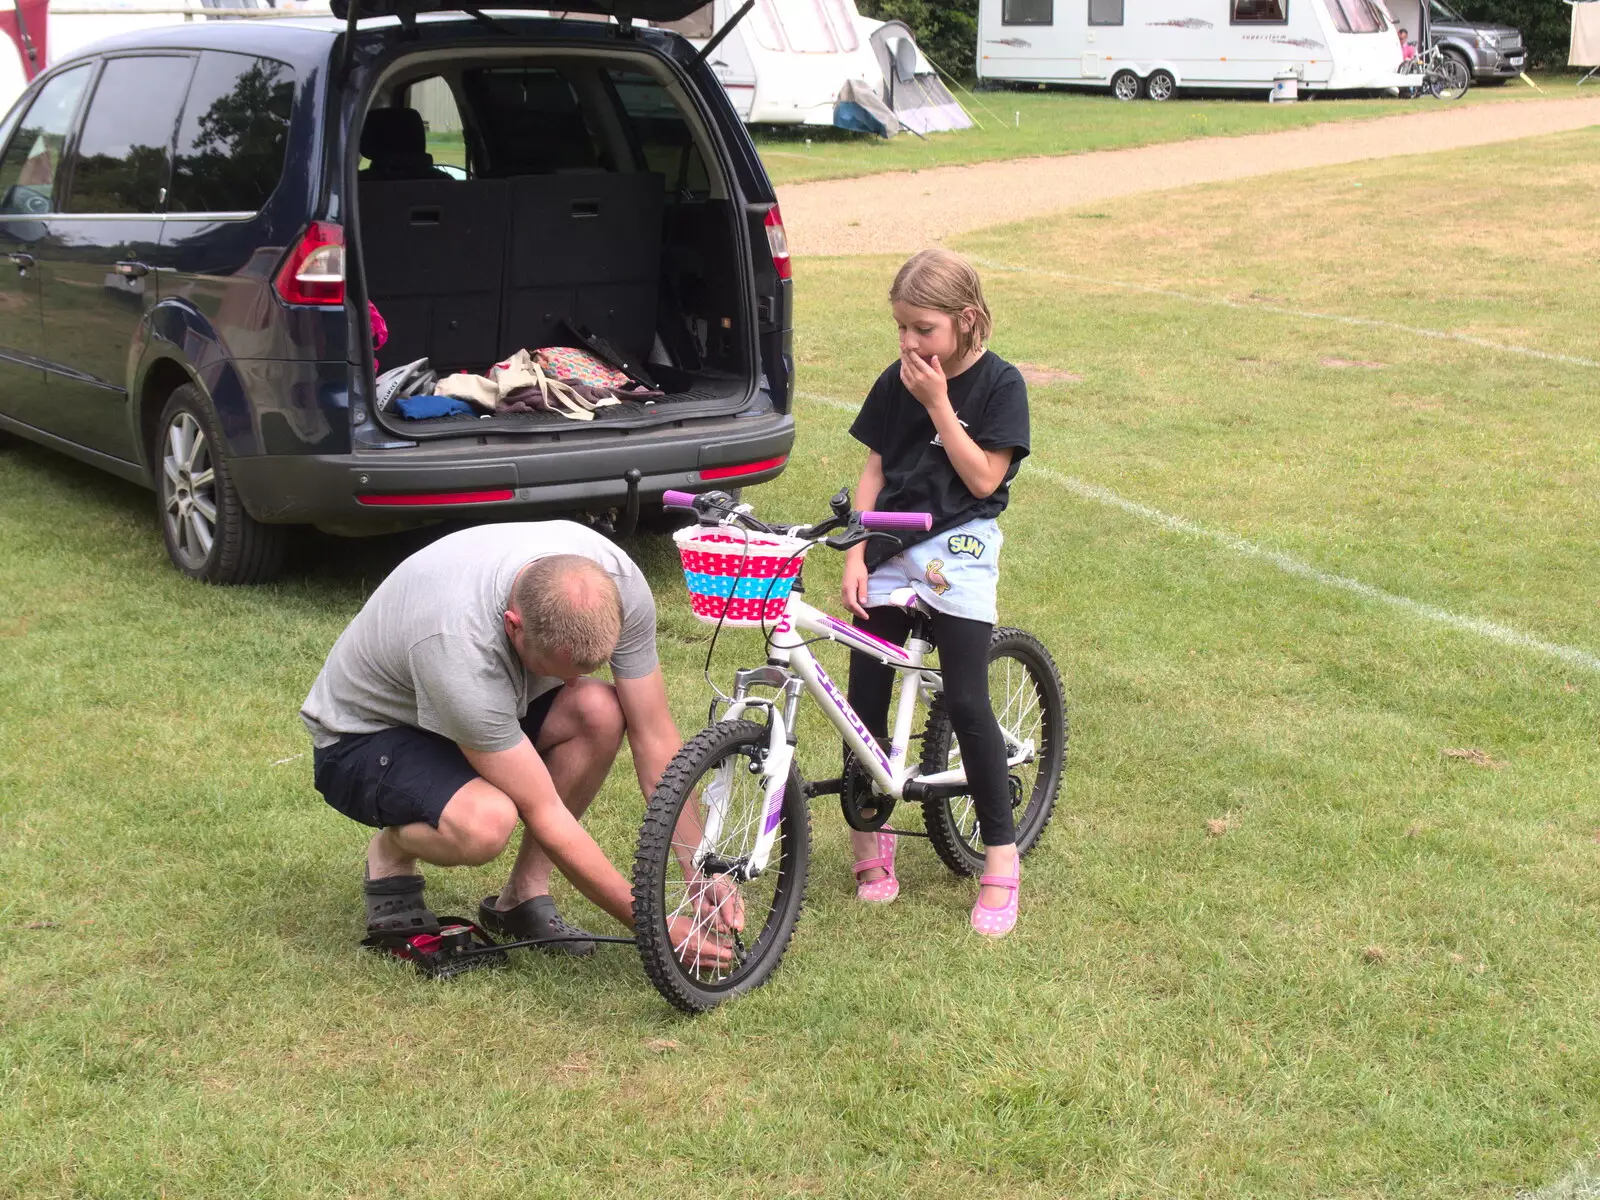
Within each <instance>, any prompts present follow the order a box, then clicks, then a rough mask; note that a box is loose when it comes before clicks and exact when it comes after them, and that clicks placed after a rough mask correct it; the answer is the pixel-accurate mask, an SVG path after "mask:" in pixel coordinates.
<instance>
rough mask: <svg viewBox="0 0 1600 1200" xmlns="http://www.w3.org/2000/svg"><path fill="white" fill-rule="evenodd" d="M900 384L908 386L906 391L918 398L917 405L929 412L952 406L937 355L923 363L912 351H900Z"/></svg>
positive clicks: (942, 368)
mask: <svg viewBox="0 0 1600 1200" xmlns="http://www.w3.org/2000/svg"><path fill="white" fill-rule="evenodd" d="M900 382H901V383H903V384H905V385H906V391H908V392H910V393H911V394H912V395H913V396H915V397H916V400H917V403H918V404H920V405H922V407H923V408H925V409H927V410H928V411H929V412H933V411H934V410H935V409H939V408H945V407H948V406H949V404H950V391H949V386H948V384H947V383H946V381H945V377H944V367H943V366H942V365H940V363H939V356H938V355H937V354H935V355H934V356H933V357H932V358H931V359H930V360H929V361H927V362H923V361H922V359H920V358H919V357H917V355H916V354H915V353H914V352H912V351H910V350H902V351H900Z"/></svg>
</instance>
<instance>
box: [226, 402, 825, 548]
mask: <svg viewBox="0 0 1600 1200" xmlns="http://www.w3.org/2000/svg"><path fill="white" fill-rule="evenodd" d="M794 435H795V428H794V417H793V416H792V415H790V414H786V413H783V414H780V413H772V412H766V413H762V414H760V415H757V416H748V417H738V418H733V419H730V420H727V421H719V422H716V423H715V424H714V425H711V426H709V427H708V426H706V425H700V426H699V427H697V428H693V427H691V428H683V429H674V430H670V431H663V430H659V429H656V430H649V431H648V432H647V433H641V434H638V435H634V436H618V437H612V438H607V439H605V440H603V441H599V440H597V441H595V442H593V443H591V444H588V445H582V444H574V443H571V442H566V441H561V442H545V443H543V444H540V445H536V446H529V445H515V444H505V443H502V444H498V445H488V446H483V445H467V446H460V445H451V444H449V443H441V442H432V443H428V444H425V445H419V446H404V447H393V448H385V449H378V448H374V449H370V450H365V451H357V452H356V453H353V454H336V455H314V454H288V455H253V456H248V457H240V458H235V459H233V460H232V461H231V462H230V463H229V468H230V470H231V471H232V474H233V480H234V484H235V486H236V487H237V488H238V489H239V494H240V498H241V499H242V500H243V502H244V506H245V508H246V509H247V510H248V511H249V513H250V515H251V516H253V517H254V518H255V519H256V520H258V521H263V522H267V523H270V524H310V525H322V526H326V527H329V528H333V529H338V530H342V531H359V530H360V529H362V528H370V529H374V530H378V529H386V528H393V527H394V526H395V525H396V524H403V523H408V522H411V521H425V520H437V519H441V518H445V517H459V516H463V515H468V514H471V513H483V514H484V515H490V514H492V515H494V516H496V517H499V516H510V515H516V514H526V515H529V516H534V515H539V514H554V513H562V512H600V511H603V510H605V509H608V508H613V507H616V506H618V505H620V504H622V503H623V502H624V501H625V500H626V499H627V495H628V483H627V479H626V476H627V473H628V472H629V471H630V470H638V471H639V472H640V474H641V476H642V478H641V480H640V482H639V495H640V496H641V498H643V499H644V500H646V501H653V500H659V499H660V498H661V494H662V493H663V492H665V491H666V490H667V489H668V488H679V489H683V490H685V491H703V490H705V489H706V488H709V487H719V488H734V487H747V486H749V485H751V484H756V483H763V482H765V481H766V480H769V479H773V478H775V477H776V476H777V475H778V474H779V473H780V472H782V470H783V467H784V465H785V463H786V462H787V459H788V456H789V451H790V450H791V449H792V447H793V446H794Z"/></svg>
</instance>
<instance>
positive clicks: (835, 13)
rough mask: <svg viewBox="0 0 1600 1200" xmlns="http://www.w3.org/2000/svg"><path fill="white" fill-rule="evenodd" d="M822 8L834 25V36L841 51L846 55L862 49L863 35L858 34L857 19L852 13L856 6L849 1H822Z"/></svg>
mask: <svg viewBox="0 0 1600 1200" xmlns="http://www.w3.org/2000/svg"><path fill="white" fill-rule="evenodd" d="M822 7H823V9H824V11H826V12H827V14H828V20H829V21H830V22H831V23H832V24H833V36H834V37H835V38H836V39H837V40H838V42H839V49H841V50H843V51H845V52H846V53H849V52H850V51H852V50H858V49H860V48H861V35H860V34H858V33H857V32H856V19H855V16H854V14H853V13H852V11H851V10H852V9H853V8H854V7H855V6H854V5H853V4H851V3H849V0H822Z"/></svg>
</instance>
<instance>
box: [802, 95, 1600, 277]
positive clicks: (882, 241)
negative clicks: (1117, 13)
mask: <svg viewBox="0 0 1600 1200" xmlns="http://www.w3.org/2000/svg"><path fill="white" fill-rule="evenodd" d="M1417 104H1418V106H1419V107H1421V106H1427V108H1426V110H1425V111H1420V112H1415V113H1406V114H1404V115H1402V116H1395V117H1383V118H1380V119H1378V120H1375V121H1350V122H1337V123H1330V124H1326V125H1313V126H1310V127H1307V128H1304V129H1293V130H1287V131H1285V132H1283V133H1258V134H1248V135H1246V136H1243V137H1215V138H1199V139H1196V140H1193V141H1187V142H1169V143H1166V144H1164V145H1159V146H1140V147H1137V148H1135V149H1131V150H1101V151H1096V152H1094V153H1091V154H1074V155H1066V156H1062V157H1052V158H1023V159H1014V160H1010V161H1006V162H989V163H975V164H973V165H971V166H964V167H933V168H930V169H928V170H926V171H905V172H894V173H889V174H883V175H868V176H864V177H861V178H857V179H832V180H823V181H820V182H816V183H797V184H791V185H790V186H788V187H784V188H780V189H779V192H778V199H779V202H780V203H781V204H782V206H783V219H784V225H785V227H786V228H787V230H788V233H789V245H790V248H791V250H792V251H793V253H795V254H796V255H833V254H906V253H911V252H912V251H915V250H920V249H921V248H922V247H924V246H927V245H931V244H933V243H936V242H940V241H943V240H945V239H947V238H950V237H952V236H955V235H957V234H962V233H967V232H969V231H971V230H974V229H982V228H985V227H987V226H991V225H1002V224H1006V223H1008V222H1012V221H1022V220H1027V219H1028V218H1031V217H1040V216H1044V215H1046V214H1049V213H1054V212H1060V211H1062V210H1063V209H1069V208H1077V207H1080V206H1082V205H1085V204H1093V203H1095V202H1096V201H1100V200H1108V199H1112V198H1115V197H1118V196H1129V195H1134V194H1136V193H1140V192H1156V191H1161V190H1162V189H1165V188H1177V187H1186V186H1188V185H1190V184H1196V183H1215V182H1218V181H1222V180H1229V179H1245V178H1249V177H1252V176H1257V175H1269V174H1273V173H1275V172H1279V171H1295V170H1300V169H1301V168H1304V167H1323V166H1332V165H1334V164H1337V163H1349V162H1359V161H1361V160H1363V159H1374V158H1390V157H1394V156H1397V155H1403V154H1423V153H1430V152H1433V151H1437V150H1457V149H1463V148H1465V147H1468V146H1483V145H1487V144H1489V143H1492V142H1505V141H1511V140H1514V139H1516V138H1525V137H1536V136H1538V135H1540V134H1547V133H1562V132H1565V131H1567V130H1572V129H1582V128H1585V127H1588V126H1591V125H1600V97H1595V98H1593V99H1587V98H1585V99H1576V100H1539V101H1535V100H1527V101H1514V102H1509V103H1504V104H1478V105H1472V106H1466V107H1457V108H1445V107H1438V106H1437V104H1438V102H1436V101H1431V100H1419V101H1417ZM1488 169H1491V170H1492V169H1493V167H1492V164H1490V166H1489V167H1488Z"/></svg>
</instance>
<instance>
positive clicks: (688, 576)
mask: <svg viewBox="0 0 1600 1200" xmlns="http://www.w3.org/2000/svg"><path fill="white" fill-rule="evenodd" d="M672 540H673V541H674V542H676V543H677V544H678V556H679V557H680V558H681V559H682V560H683V581H684V583H685V584H686V585H687V586H688V588H689V601H690V606H691V607H692V608H693V610H694V615H695V616H696V617H698V618H700V620H702V621H706V622H708V623H710V624H715V623H716V622H718V621H721V622H722V623H723V624H724V625H730V626H734V627H737V628H743V629H758V628H760V627H762V626H763V625H773V624H775V623H776V622H777V621H778V619H779V618H780V617H782V616H783V610H784V606H785V605H786V604H788V602H789V593H790V592H791V591H793V590H794V582H795V580H796V579H798V578H799V576H800V566H801V563H803V562H804V561H805V552H806V551H807V550H808V549H810V544H809V543H807V542H803V541H801V540H800V539H799V538H794V537H786V536H784V535H782V534H776V533H754V532H751V533H746V532H745V531H743V530H729V529H724V528H715V527H714V528H708V527H706V526H703V525H691V526H689V527H688V528H687V529H680V530H678V532H677V533H675V534H673V535H672Z"/></svg>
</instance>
